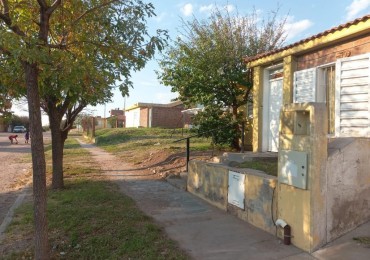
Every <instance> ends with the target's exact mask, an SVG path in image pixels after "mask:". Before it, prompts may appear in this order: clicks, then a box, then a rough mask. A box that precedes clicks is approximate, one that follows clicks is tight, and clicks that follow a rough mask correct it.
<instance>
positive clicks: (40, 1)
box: [37, 0, 48, 9]
mask: <svg viewBox="0 0 370 260" xmlns="http://www.w3.org/2000/svg"><path fill="white" fill-rule="evenodd" d="M37 2H38V3H39V5H40V6H41V7H42V8H43V9H47V8H48V5H47V3H46V1H45V0H37Z"/></svg>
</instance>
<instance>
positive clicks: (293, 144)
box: [278, 103, 327, 252]
mask: <svg viewBox="0 0 370 260" xmlns="http://www.w3.org/2000/svg"><path fill="white" fill-rule="evenodd" d="M296 111H306V113H309V117H308V119H309V122H307V124H306V125H307V126H308V131H307V133H306V134H298V132H295V125H296V124H297V123H298V122H297V118H296V114H295V113H296ZM325 111H326V107H325V104H323V103H307V104H290V105H285V106H284V108H283V111H282V113H281V122H280V124H281V125H280V126H281V128H280V129H281V132H280V137H279V146H280V147H279V150H280V149H281V150H290V151H300V152H306V153H307V157H308V158H307V189H300V188H296V187H293V186H290V185H287V184H284V183H280V182H279V184H278V218H280V219H283V220H284V221H285V222H287V223H288V224H289V225H290V226H291V231H292V243H293V244H294V245H295V246H297V247H299V248H301V249H303V250H305V251H308V252H313V251H315V250H316V249H318V248H319V247H321V246H322V245H324V244H326V242H327V241H326V191H327V184H326V167H325V165H326V159H327V139H326V133H327V124H326V120H327V119H326V113H325ZM300 124H301V123H300ZM282 156H283V155H282V153H279V173H278V174H279V176H280V175H281V174H282V173H281V170H282V165H281V163H282V160H283V158H282Z"/></svg>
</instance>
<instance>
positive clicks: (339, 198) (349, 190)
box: [327, 138, 370, 242]
mask: <svg viewBox="0 0 370 260" xmlns="http://www.w3.org/2000/svg"><path fill="white" fill-rule="evenodd" d="M327 176H328V193H327V194H328V195H327V203H328V210H327V214H328V215H327V239H328V242H329V241H332V240H333V239H335V238H337V237H339V236H341V235H343V234H344V233H346V232H348V231H350V230H352V229H354V228H356V227H357V226H359V225H361V224H363V223H364V222H366V221H369V220H370V139H366V138H338V139H335V140H334V141H332V142H330V143H329V157H328V163H327Z"/></svg>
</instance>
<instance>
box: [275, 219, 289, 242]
mask: <svg viewBox="0 0 370 260" xmlns="http://www.w3.org/2000/svg"><path fill="white" fill-rule="evenodd" d="M275 225H276V226H279V227H282V228H283V229H284V245H290V238H291V237H292V236H291V231H290V226H289V225H288V224H287V223H286V222H285V221H284V220H282V219H280V218H279V219H278V220H276V223H275Z"/></svg>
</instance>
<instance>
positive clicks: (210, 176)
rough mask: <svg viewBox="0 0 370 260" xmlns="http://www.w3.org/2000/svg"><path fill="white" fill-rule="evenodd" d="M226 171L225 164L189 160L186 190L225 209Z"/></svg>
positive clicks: (227, 170)
mask: <svg viewBox="0 0 370 260" xmlns="http://www.w3.org/2000/svg"><path fill="white" fill-rule="evenodd" d="M228 172H229V169H228V168H227V167H226V166H222V165H219V164H215V163H206V162H203V161H196V160H192V161H190V162H189V172H188V184H187V190H188V191H189V192H191V193H193V194H194V195H196V196H198V197H200V198H202V199H204V200H206V201H207V202H209V203H210V204H212V205H214V206H216V207H218V208H220V209H223V210H225V211H226V209H227V185H228Z"/></svg>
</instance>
